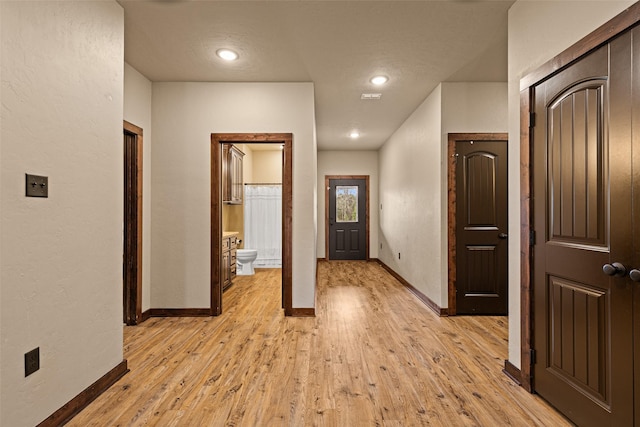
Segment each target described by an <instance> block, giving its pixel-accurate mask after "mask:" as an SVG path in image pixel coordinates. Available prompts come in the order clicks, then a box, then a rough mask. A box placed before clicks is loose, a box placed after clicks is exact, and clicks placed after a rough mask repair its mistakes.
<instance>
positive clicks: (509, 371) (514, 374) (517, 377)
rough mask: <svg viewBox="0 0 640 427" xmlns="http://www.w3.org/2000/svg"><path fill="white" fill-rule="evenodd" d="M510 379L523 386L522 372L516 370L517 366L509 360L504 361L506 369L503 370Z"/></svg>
mask: <svg viewBox="0 0 640 427" xmlns="http://www.w3.org/2000/svg"><path fill="white" fill-rule="evenodd" d="M502 372H504V373H505V374H506V375H507V376H508V377H509V378H511V379H512V380H513V381H514V382H515V383H516V384H518V385H522V381H521V378H522V372H520V369H518V368H516V367H515V365H514V364H513V363H511V362H509V361H508V360H505V361H504V369H503V370H502Z"/></svg>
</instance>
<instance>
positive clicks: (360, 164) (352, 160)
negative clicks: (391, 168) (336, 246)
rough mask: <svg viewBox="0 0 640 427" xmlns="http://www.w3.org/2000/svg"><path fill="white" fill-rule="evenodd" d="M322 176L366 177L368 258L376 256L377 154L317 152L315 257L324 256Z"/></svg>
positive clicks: (323, 190) (323, 182) (323, 187)
mask: <svg viewBox="0 0 640 427" xmlns="http://www.w3.org/2000/svg"><path fill="white" fill-rule="evenodd" d="M325 175H369V187H370V188H369V257H370V258H377V257H378V248H379V247H380V245H379V243H378V228H379V227H378V225H379V221H378V212H379V209H380V205H379V203H378V152H377V151H319V152H318V242H317V247H316V252H317V254H318V258H324V257H325V256H326V247H325V245H326V239H325V220H326V219H325V216H326V215H325V196H326V194H325V193H326V189H325V185H324V184H325V180H324V177H325Z"/></svg>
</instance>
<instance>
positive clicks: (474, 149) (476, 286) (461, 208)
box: [455, 141, 508, 315]
mask: <svg viewBox="0 0 640 427" xmlns="http://www.w3.org/2000/svg"><path fill="white" fill-rule="evenodd" d="M455 155H456V248H457V252H456V313H457V314H501V315H503V314H507V303H508V301H507V255H508V246H507V242H508V240H507V239H508V235H507V225H508V218H507V216H508V209H507V142H506V141H456V154H455Z"/></svg>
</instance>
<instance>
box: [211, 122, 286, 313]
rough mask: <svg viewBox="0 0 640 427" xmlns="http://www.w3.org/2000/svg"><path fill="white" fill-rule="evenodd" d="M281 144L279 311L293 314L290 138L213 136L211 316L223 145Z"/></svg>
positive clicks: (215, 301) (218, 303)
mask: <svg viewBox="0 0 640 427" xmlns="http://www.w3.org/2000/svg"><path fill="white" fill-rule="evenodd" d="M234 143H235V144H274V143H275V144H281V145H282V146H283V149H282V308H283V309H284V314H285V316H292V315H293V314H294V313H293V308H292V306H293V296H292V294H293V290H292V246H293V228H292V225H293V188H292V187H293V134H291V133H237V134H230V133H214V134H211V315H212V316H218V315H220V314H222V310H223V308H222V290H223V281H222V268H223V267H222V263H223V259H222V251H223V248H222V238H223V235H222V234H223V231H224V230H223V227H222V194H223V193H222V191H223V188H222V186H223V153H222V151H223V146H224V145H225V144H234Z"/></svg>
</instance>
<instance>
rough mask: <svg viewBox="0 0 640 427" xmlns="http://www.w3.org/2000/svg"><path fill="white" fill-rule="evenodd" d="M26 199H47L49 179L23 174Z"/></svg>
mask: <svg viewBox="0 0 640 427" xmlns="http://www.w3.org/2000/svg"><path fill="white" fill-rule="evenodd" d="M25 187H26V190H25V194H26V196H27V197H49V177H46V176H40V175H30V174H28V173H27V174H25Z"/></svg>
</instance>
